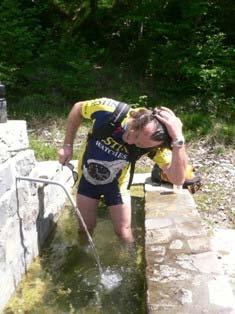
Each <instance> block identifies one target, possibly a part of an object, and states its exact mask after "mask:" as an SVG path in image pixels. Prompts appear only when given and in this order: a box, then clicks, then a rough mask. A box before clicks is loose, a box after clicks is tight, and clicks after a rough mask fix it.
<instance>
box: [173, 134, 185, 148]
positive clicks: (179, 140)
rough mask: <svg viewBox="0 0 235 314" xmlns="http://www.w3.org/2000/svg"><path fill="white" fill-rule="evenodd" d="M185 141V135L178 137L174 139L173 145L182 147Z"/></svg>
mask: <svg viewBox="0 0 235 314" xmlns="http://www.w3.org/2000/svg"><path fill="white" fill-rule="evenodd" d="M184 143H185V142H184V137H183V136H181V137H180V138H176V139H175V140H174V141H172V142H171V147H182V146H183V145H184Z"/></svg>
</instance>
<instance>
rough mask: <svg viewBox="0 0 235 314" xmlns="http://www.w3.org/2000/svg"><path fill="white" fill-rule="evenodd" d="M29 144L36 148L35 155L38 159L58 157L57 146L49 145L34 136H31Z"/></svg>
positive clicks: (55, 158) (54, 158)
mask: <svg viewBox="0 0 235 314" xmlns="http://www.w3.org/2000/svg"><path fill="white" fill-rule="evenodd" d="M29 146H30V148H31V149H33V150H34V153H35V157H36V159H37V160H38V161H43V160H57V159H58V153H57V148H56V147H55V146H52V145H48V144H46V143H43V142H41V141H40V140H38V139H33V138H30V140H29Z"/></svg>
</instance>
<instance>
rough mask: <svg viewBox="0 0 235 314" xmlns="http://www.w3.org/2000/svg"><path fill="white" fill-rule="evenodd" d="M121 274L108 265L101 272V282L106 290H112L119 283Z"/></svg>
mask: <svg viewBox="0 0 235 314" xmlns="http://www.w3.org/2000/svg"><path fill="white" fill-rule="evenodd" d="M121 281H122V276H121V275H120V274H119V273H117V272H115V271H114V270H112V269H111V268H110V267H108V268H107V269H106V270H105V271H103V273H102V274H101V283H102V285H103V286H104V287H105V288H106V289H107V290H112V289H114V288H116V287H118V286H119V285H120V284H121Z"/></svg>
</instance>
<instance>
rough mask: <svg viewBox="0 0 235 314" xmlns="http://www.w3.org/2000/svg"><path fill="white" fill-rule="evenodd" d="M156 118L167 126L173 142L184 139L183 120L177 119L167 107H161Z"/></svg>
mask: <svg viewBox="0 0 235 314" xmlns="http://www.w3.org/2000/svg"><path fill="white" fill-rule="evenodd" d="M156 116H157V118H158V119H159V121H160V122H162V123H163V124H164V125H165V126H166V128H167V131H168V133H169V136H170V137H171V139H172V141H174V140H176V139H179V138H182V137H183V133H182V127H183V124H182V122H181V120H180V119H179V118H178V117H176V115H175V114H174V112H173V111H172V110H171V109H169V108H166V107H160V109H158V112H157V115H156Z"/></svg>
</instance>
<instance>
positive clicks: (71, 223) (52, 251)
mask: <svg viewBox="0 0 235 314" xmlns="http://www.w3.org/2000/svg"><path fill="white" fill-rule="evenodd" d="M132 205H133V228H134V234H135V238H136V247H135V248H133V247H132V248H131V247H129V248H128V247H125V246H124V245H123V244H122V243H121V242H120V241H119V240H118V239H117V237H116V235H115V234H114V231H113V227H112V224H111V221H110V218H109V213H108V211H107V209H106V208H104V207H102V206H101V207H100V208H99V212H98V223H97V227H96V230H95V232H94V235H93V241H94V245H95V248H96V252H97V255H98V261H99V263H100V264H99V265H100V267H99V266H98V267H97V261H96V259H95V258H94V255H93V249H92V247H90V246H87V247H84V246H81V244H80V242H79V236H78V224H77V218H76V216H75V213H74V210H73V209H72V208H69V207H68V208H66V209H65V210H64V212H63V215H62V217H61V218H60V219H59V222H58V224H57V228H56V231H55V234H54V235H53V237H52V238H51V240H50V241H48V245H47V246H46V247H45V248H44V249H43V252H42V254H41V256H40V257H38V258H37V259H36V261H35V262H34V263H33V264H32V266H31V268H30V269H29V272H28V274H27V275H26V276H25V279H24V280H22V283H21V284H20V286H19V288H18V290H17V293H16V295H15V296H14V298H12V300H11V301H10V303H9V304H8V306H7V307H6V310H5V312H4V313H6V314H10V313H11V314H12V313H30V314H31V313H32V314H34V313H35V314H38V313H40V314H41V313H43V314H44V313H47V314H50V313H53V314H55V313H56V314H62V313H63V314H64V313H78V314H83V313H86V314H96V313H97V314H119V313H120V314H130V313H131V314H145V313H146V308H145V300H146V296H145V271H144V259H143V241H144V233H143V217H144V212H143V206H144V200H143V199H142V198H135V197H134V198H132Z"/></svg>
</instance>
